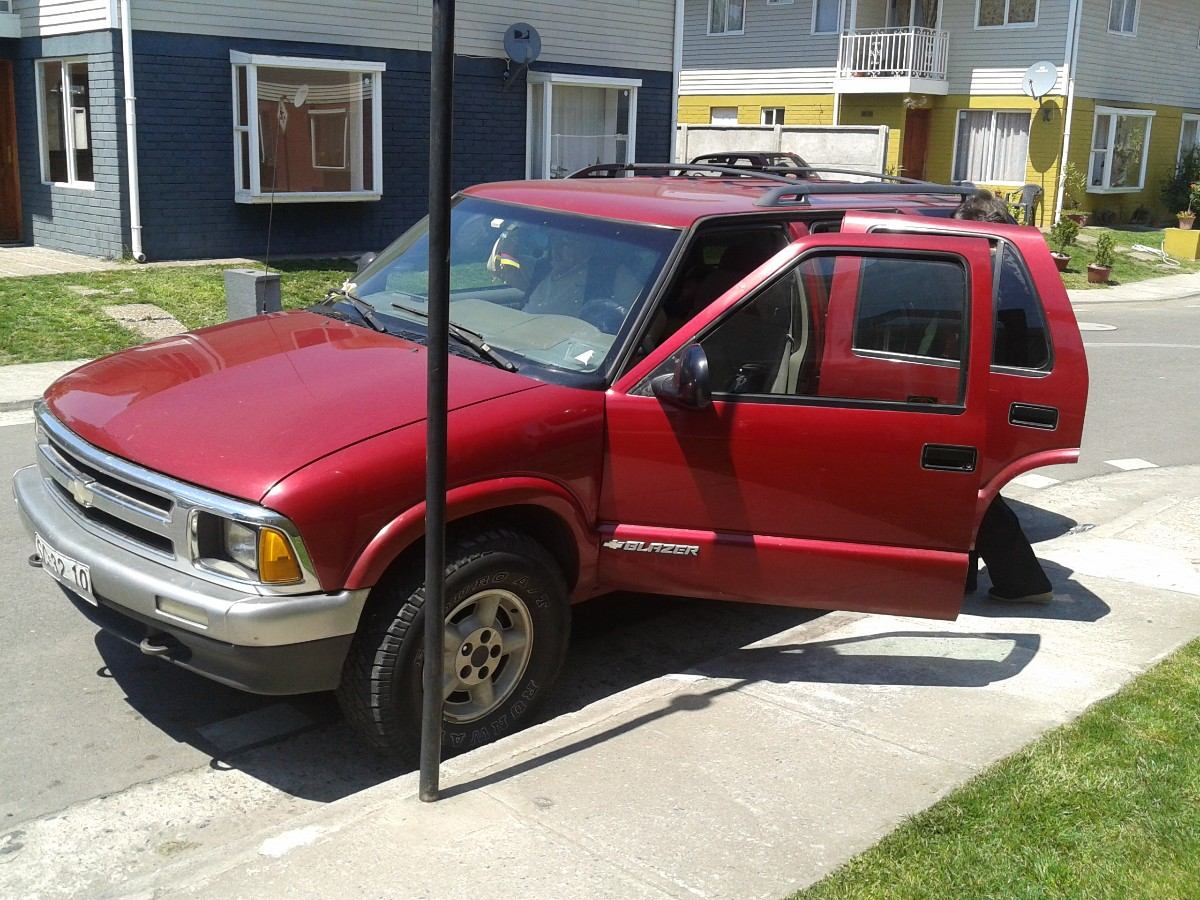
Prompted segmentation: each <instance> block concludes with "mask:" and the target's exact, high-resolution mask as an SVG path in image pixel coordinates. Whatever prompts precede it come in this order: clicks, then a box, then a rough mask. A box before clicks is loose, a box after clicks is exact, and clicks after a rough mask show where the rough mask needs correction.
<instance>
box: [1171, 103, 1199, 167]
mask: <svg viewBox="0 0 1200 900" xmlns="http://www.w3.org/2000/svg"><path fill="white" fill-rule="evenodd" d="M1188 122H1195V123H1196V148H1197V149H1200V115H1197V114H1196V113H1184V114H1183V121H1182V122H1180V123H1179V147H1178V148H1177V149H1176V151H1175V164H1176V165H1179V163H1181V162H1183V133H1184V132H1185V131H1186V130H1187V126H1188Z"/></svg>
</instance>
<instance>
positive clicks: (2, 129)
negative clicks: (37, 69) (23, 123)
mask: <svg viewBox="0 0 1200 900" xmlns="http://www.w3.org/2000/svg"><path fill="white" fill-rule="evenodd" d="M16 112H17V110H16V104H15V103H14V101H13V74H12V63H11V62H9V61H8V60H4V59H0V241H19V240H20V239H21V180H20V173H19V170H18V167H17V115H16Z"/></svg>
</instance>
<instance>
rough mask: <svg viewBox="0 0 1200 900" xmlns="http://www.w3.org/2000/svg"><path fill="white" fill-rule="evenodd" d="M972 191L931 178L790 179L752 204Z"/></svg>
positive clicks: (966, 193)
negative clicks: (884, 180) (820, 197)
mask: <svg viewBox="0 0 1200 900" xmlns="http://www.w3.org/2000/svg"><path fill="white" fill-rule="evenodd" d="M975 190H976V188H975V185H973V184H935V183H933V182H931V181H912V180H905V181H904V182H901V183H893V184H875V183H871V182H865V183H864V182H847V181H793V182H792V183H791V184H788V185H781V186H780V187H773V188H771V189H770V190H769V191H767V192H766V193H765V194H763V195H762V196H761V197H760V198H759V199H758V200H757V201H756V202H755V206H787V205H788V202H787V201H785V199H784V198H786V197H794V198H795V200H794V201H793V202H795V203H799V204H804V203H807V202H809V201H808V198H809V197H810V196H812V195H814V194H821V195H836V194H871V195H882V196H894V195H898V194H901V195H909V196H911V195H912V194H928V195H932V196H938V197H967V196H969V195H970V194H972V193H974V192H975Z"/></svg>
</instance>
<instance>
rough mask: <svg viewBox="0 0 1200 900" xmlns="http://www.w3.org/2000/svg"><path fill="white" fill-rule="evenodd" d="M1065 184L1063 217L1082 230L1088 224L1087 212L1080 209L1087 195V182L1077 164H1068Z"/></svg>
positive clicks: (1064, 174) (1064, 176)
mask: <svg viewBox="0 0 1200 900" xmlns="http://www.w3.org/2000/svg"><path fill="white" fill-rule="evenodd" d="M1063 182H1064V184H1063V215H1064V216H1066V217H1067V218H1068V219H1070V220H1071V221H1072V222H1074V223H1075V224H1076V225H1078V226H1079V227H1080V228H1082V227H1083V226H1084V225H1086V224H1087V223H1088V214H1087V212H1085V211H1084V210H1083V209H1081V208H1080V207H1081V206H1082V205H1083V199H1084V197H1085V196H1086V195H1087V181H1086V179H1084V177H1083V172H1082V171H1080V169H1079V167H1078V166H1077V165H1075V163H1067V165H1066V167H1065V168H1064V169H1063Z"/></svg>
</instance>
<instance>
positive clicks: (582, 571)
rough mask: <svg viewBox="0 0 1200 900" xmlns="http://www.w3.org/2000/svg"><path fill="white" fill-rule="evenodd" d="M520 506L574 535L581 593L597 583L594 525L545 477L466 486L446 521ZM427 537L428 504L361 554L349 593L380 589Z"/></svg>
mask: <svg viewBox="0 0 1200 900" xmlns="http://www.w3.org/2000/svg"><path fill="white" fill-rule="evenodd" d="M514 506H534V507H540V508H541V509H544V510H546V511H548V512H550V513H552V514H553V515H555V516H556V517H557V518H559V519H560V520H562V522H563V524H564V525H565V526H566V527H567V529H568V530H569V532H570V535H571V539H572V541H573V542H574V544H575V552H576V554H577V556H578V560H579V577H578V579H577V583H576V592H578V591H579V589H580V587H581V586H583V585H586V584H590V583H591V582H592V581H594V578H595V574H594V573H595V568H596V559H595V558H596V550H595V544H596V541H595V539H594V535H593V533H592V531H593V530H592V527H591V524H590V521H589V519H588V517H587V515H586V514H585V512H584V510H583V507H582V505H581V504H580V503H579V500H578V498H576V497H575V495H574V494H572V493H571V492H570V491H569V490H567V489H566V488H565V487H563V486H562V485H560V484H557V483H555V482H553V481H548V480H546V479H544V478H531V477H511V478H495V479H489V480H487V481H476V482H472V483H471V484H464V485H460V486H458V487H456V488H453V489H451V490H450V491H449V492H447V494H446V522H447V524H452V523H453V522H455V521H456V520H458V519H463V518H466V517H468V516H473V515H477V514H479V513H485V512H489V511H491V510H500V509H507V508H511V507H514ZM424 534H425V502H424V501H421V502H420V503H418V504H416V505H414V506H412V507H410V508H408V509H406V510H405V511H404V512H402V513H400V515H398V516H396V517H395V518H394V519H392V520H391V521H390V522H388V523H387V524H386V525H384V526H383V528H381V529H380V530H379V532H378V533H377V534H376V535H375V537H373V538H372V539H371V540H370V541H369V542H368V543H367V545H366V547H364V548H363V549H362V551H361V552H360V553H359V554H358V558H357V559H356V560H355V562H354V565H353V567H352V568H351V569H350V574H349V575H348V576H347V579H346V588H347V589H348V590H354V589H359V588H370V587H374V586H375V584H376V583H377V582H378V581H379V579H380V578H381V577H382V576H383V573H384V571H386V569H387V567H388V566H390V565H391V564H392V562H393V561H395V560H396V558H397V557H399V556H400V555H401V554H402V553H404V552H405V551H406V550H407V549H408V548H409V547H411V546H412V545H413V543H414V542H416V541H417V540H419V539H420V538H421V537H422V536H423V535H424Z"/></svg>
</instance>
